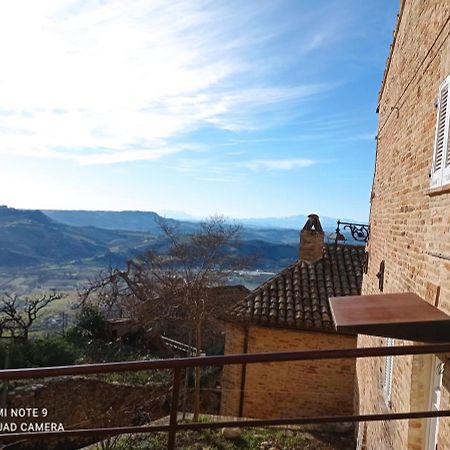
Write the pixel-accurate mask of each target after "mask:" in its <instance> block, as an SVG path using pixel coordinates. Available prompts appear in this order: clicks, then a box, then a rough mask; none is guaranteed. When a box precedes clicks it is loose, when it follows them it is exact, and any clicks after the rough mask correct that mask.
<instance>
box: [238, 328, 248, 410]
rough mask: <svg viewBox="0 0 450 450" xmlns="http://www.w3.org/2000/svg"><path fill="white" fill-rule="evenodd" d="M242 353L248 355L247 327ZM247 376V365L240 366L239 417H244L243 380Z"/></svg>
mask: <svg viewBox="0 0 450 450" xmlns="http://www.w3.org/2000/svg"><path fill="white" fill-rule="evenodd" d="M242 353H244V354H245V353H248V327H247V326H246V327H245V328H244V348H243V350H242ZM246 375H247V364H242V371H241V395H240V398H239V417H243V415H244V396H245V378H246Z"/></svg>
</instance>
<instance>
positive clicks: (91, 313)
mask: <svg viewBox="0 0 450 450" xmlns="http://www.w3.org/2000/svg"><path fill="white" fill-rule="evenodd" d="M107 325H108V323H107V321H106V320H105V318H104V317H103V314H102V313H101V311H100V308H99V307H98V306H97V305H94V304H93V303H83V305H82V306H81V309H80V311H79V312H78V314H77V316H76V319H75V325H74V327H73V328H72V329H71V330H70V333H71V334H75V335H77V336H80V337H85V338H96V339H104V338H105V337H106V332H107Z"/></svg>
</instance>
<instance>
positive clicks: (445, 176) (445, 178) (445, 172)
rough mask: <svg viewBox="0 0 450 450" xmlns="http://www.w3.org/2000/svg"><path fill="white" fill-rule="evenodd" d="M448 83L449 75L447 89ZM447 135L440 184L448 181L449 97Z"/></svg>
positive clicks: (449, 83) (449, 163)
mask: <svg viewBox="0 0 450 450" xmlns="http://www.w3.org/2000/svg"><path fill="white" fill-rule="evenodd" d="M449 85H450V76H449V77H447V89H448V88H449ZM446 129H447V135H446V139H447V140H446V145H445V154H444V159H443V165H444V167H443V169H442V185H444V184H449V183H450V98H449V100H448V101H447V126H446Z"/></svg>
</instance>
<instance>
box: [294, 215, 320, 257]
mask: <svg viewBox="0 0 450 450" xmlns="http://www.w3.org/2000/svg"><path fill="white" fill-rule="evenodd" d="M324 237H325V235H324V232H323V230H322V225H321V224H320V220H319V216H318V215H317V214H310V215H309V216H308V220H307V221H306V223H305V226H304V227H303V229H302V231H300V248H299V259H300V260H302V261H307V262H314V261H317V260H319V259H321V258H322V256H323V239H324Z"/></svg>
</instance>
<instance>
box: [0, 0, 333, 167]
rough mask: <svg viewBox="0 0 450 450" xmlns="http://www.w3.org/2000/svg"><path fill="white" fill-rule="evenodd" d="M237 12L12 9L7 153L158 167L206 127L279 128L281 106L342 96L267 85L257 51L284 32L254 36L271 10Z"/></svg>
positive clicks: (195, 5) (178, 0)
mask: <svg viewBox="0 0 450 450" xmlns="http://www.w3.org/2000/svg"><path fill="white" fill-rule="evenodd" d="M238 5H240V6H239V7H240V8H241V14H240V15H237V14H236V11H235V6H236V5H233V4H230V5H228V4H227V3H226V2H225V3H217V4H215V3H212V4H211V3H210V2H208V1H206V0H199V1H196V2H192V1H182V0H173V1H170V2H167V1H165V0H150V1H149V0H145V1H144V0H130V1H127V2H123V1H121V0H111V1H106V2H97V1H93V0H91V1H86V2H79V1H74V0H72V1H71V0H66V1H58V0H41V1H39V2H30V1H26V0H15V1H12V2H2V4H1V5H0V57H1V61H2V70H1V71H0V98H1V106H2V111H0V153H14V154H23V155H27V156H34V157H45V158H60V159H71V160H76V161H78V162H79V163H82V164H102V163H114V162H124V161H135V160H142V159H147V160H153V159H158V158H162V157H163V156H165V155H168V154H173V153H177V152H181V151H186V150H189V147H188V146H180V145H175V144H174V143H173V140H174V139H175V138H178V137H179V136H181V135H183V134H184V133H187V132H189V131H192V130H196V129H198V128H200V127H201V126H204V125H207V124H209V125H213V126H214V127H217V128H220V129H224V130H231V131H237V130H254V129H258V128H264V127H270V126H272V125H273V124H274V123H277V122H276V121H277V120H278V121H279V120H282V119H281V114H280V115H278V117H269V116H270V114H271V113H272V116H273V112H274V111H275V112H276V111H277V108H279V106H280V105H286V104H288V103H290V102H291V103H292V102H301V101H305V100H307V99H309V98H310V97H312V96H315V95H317V94H319V93H321V92H324V91H325V90H327V89H332V88H333V86H332V85H326V84H320V83H317V84H299V85H288V86H286V85H277V84H275V83H269V82H267V81H266V82H264V83H263V82H262V81H261V79H260V78H258V76H257V75H258V73H260V72H261V71H266V70H270V67H269V65H267V67H266V66H265V65H264V59H263V58H261V57H256V56H252V54H253V53H252V52H253V51H254V49H255V47H257V46H258V45H261V44H262V43H264V42H266V41H270V39H272V38H273V37H274V36H276V35H277V33H279V32H280V30H278V29H276V28H269V29H267V30H265V29H264V27H261V28H260V29H259V30H258V29H252V27H246V28H244V27H243V25H244V24H245V23H246V21H251V20H254V21H256V22H257V21H258V20H259V18H260V15H261V14H267V8H270V7H271V6H265V7H261V4H260V3H258V2H256V3H253V2H249V3H238ZM272 7H273V6H272ZM319 41H320V39H319V40H317V39H316V40H315V43H314V46H316V45H319V44H320V42H319ZM308 45H309V46H311V43H309V44H308ZM248 74H251V75H252V76H249V77H247V75H248ZM274 121H275V122H274Z"/></svg>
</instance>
